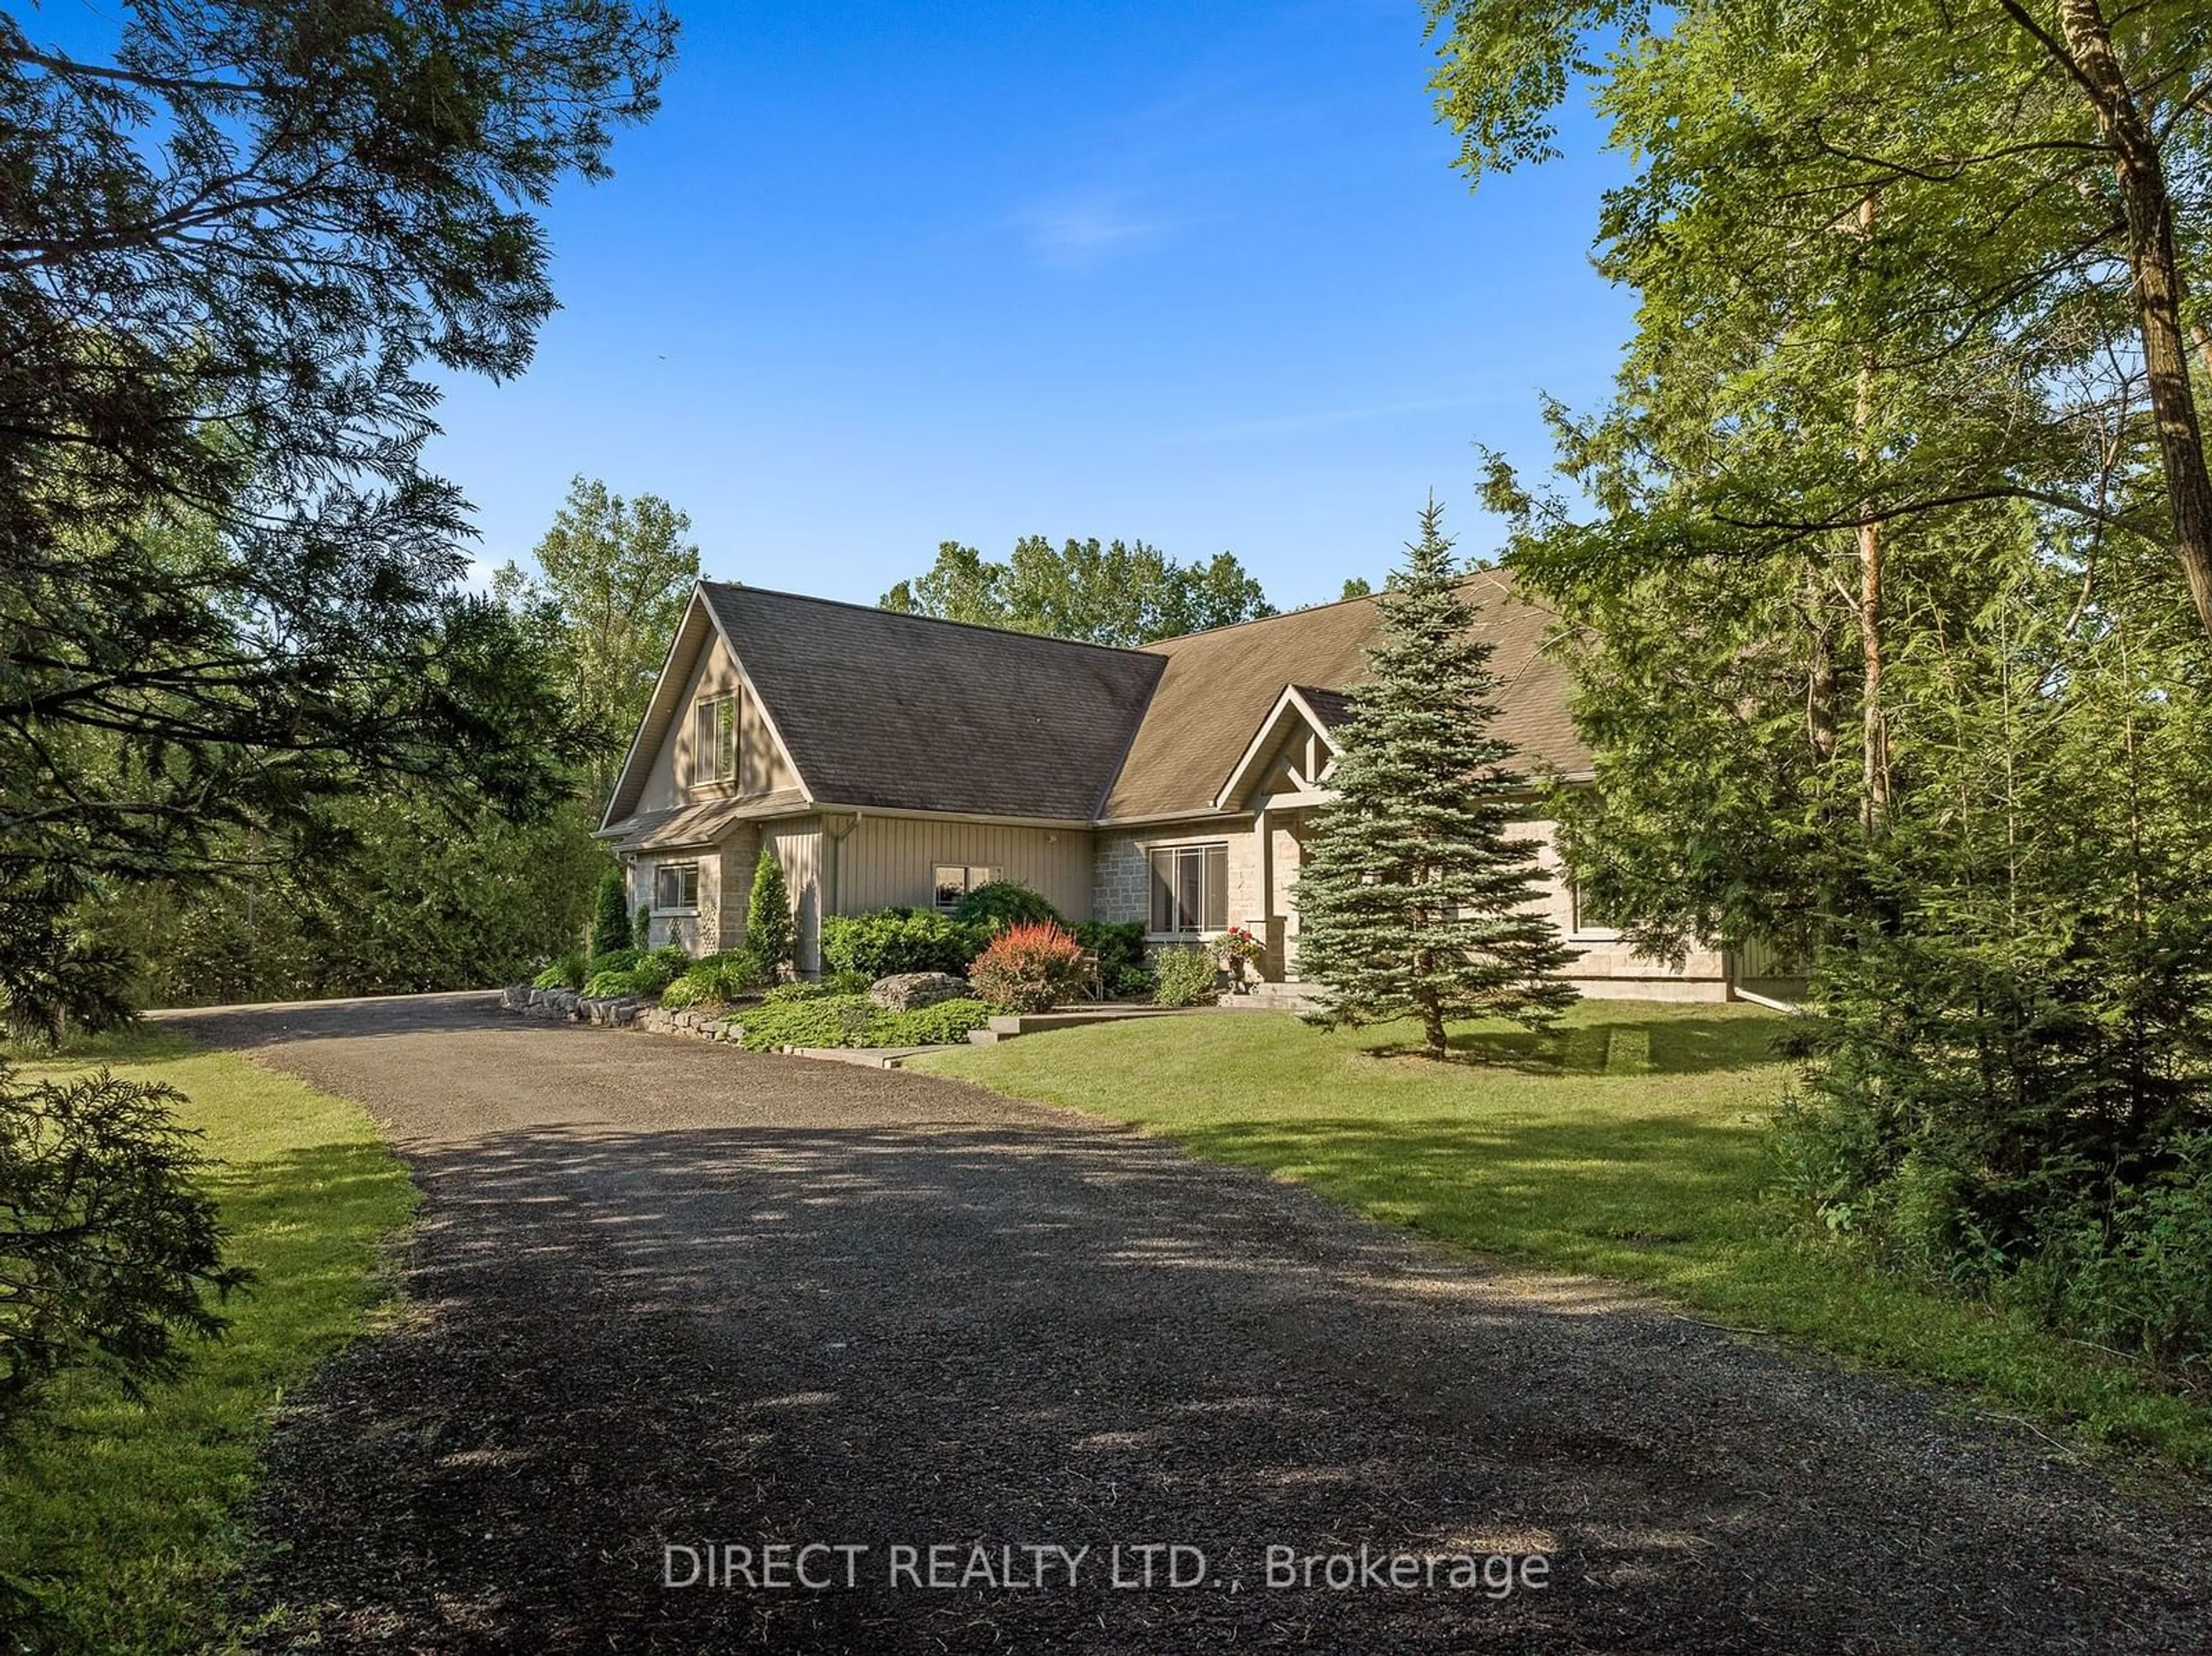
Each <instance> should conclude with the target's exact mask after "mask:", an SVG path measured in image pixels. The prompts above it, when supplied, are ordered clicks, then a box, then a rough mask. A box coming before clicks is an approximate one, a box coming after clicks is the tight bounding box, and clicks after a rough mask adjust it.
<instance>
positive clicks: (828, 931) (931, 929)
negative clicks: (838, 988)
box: [822, 908, 987, 983]
mask: <svg viewBox="0 0 2212 1656" xmlns="http://www.w3.org/2000/svg"><path fill="white" fill-rule="evenodd" d="M986 935H987V934H985V933H984V932H983V931H981V929H980V928H978V927H975V926H971V925H964V924H963V923H962V922H961V921H959V920H957V919H951V918H949V917H947V916H945V915H943V914H940V913H938V912H937V911H936V910H935V909H932V908H878V909H876V910H874V911H873V912H872V913H866V914H832V915H829V917H827V918H826V919H823V922H822V961H823V964H824V965H825V966H828V967H829V968H832V969H833V970H836V971H839V972H853V973H857V974H862V975H864V976H865V977H866V979H867V980H868V981H869V982H871V983H872V982H874V981H875V980H877V979H878V978H887V977H890V976H891V975H893V974H896V973H900V972H948V973H951V974H953V975H954V976H956V977H959V976H964V975H965V974H967V971H968V964H969V961H972V960H974V959H975V951H976V950H977V949H981V947H982V946H983V943H984V939H985V936H986Z"/></svg>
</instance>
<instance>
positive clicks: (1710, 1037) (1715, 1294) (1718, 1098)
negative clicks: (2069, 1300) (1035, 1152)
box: [914, 1000, 2212, 1472]
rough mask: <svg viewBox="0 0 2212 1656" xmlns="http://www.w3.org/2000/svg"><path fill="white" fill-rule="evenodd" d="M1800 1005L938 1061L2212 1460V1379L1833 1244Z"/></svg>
mask: <svg viewBox="0 0 2212 1656" xmlns="http://www.w3.org/2000/svg"><path fill="white" fill-rule="evenodd" d="M1786 1027H1787V1025H1786V1023H1785V1022H1784V1020H1781V1019H1778V1018H1776V1017H1774V1016H1771V1015H1768V1014H1765V1013H1761V1012H1759V1011H1757V1010H1755V1009H1753V1008H1750V1007H1746V1006H1741V1005H1735V1006H1717V1005H1710V1004H1707V1005H1698V1004H1680V1005H1659V1004H1650V1003H1636V1002H1627V1001H1600V1000H1589V1001H1583V1002H1581V1003H1579V1004H1577V1005H1575V1006H1573V1007H1571V1008H1570V1009H1569V1010H1568V1011H1567V1012H1566V1013H1565V1015H1564V1016H1563V1017H1562V1018H1561V1020H1560V1022H1559V1027H1558V1028H1556V1029H1555V1030H1554V1031H1553V1032H1552V1033H1550V1034H1534V1033H1530V1032H1528V1031H1524V1030H1522V1029H1519V1028H1516V1027H1515V1026H1512V1025H1510V1024H1506V1023H1503V1022H1492V1023H1480V1024H1455V1025H1454V1026H1452V1029H1451V1041H1452V1046H1453V1047H1454V1049H1455V1050H1457V1051H1462V1052H1467V1053H1468V1055H1470V1056H1475V1055H1480V1057H1481V1058H1482V1059H1484V1060H1485V1061H1483V1062H1481V1063H1480V1064H1449V1065H1444V1064H1431V1063H1427V1062H1425V1061H1423V1060H1421V1059H1413V1058H1410V1057H1405V1056H1399V1055H1397V1054H1399V1053H1401V1052H1403V1049H1404V1047H1405V1046H1406V1044H1407V1042H1409V1041H1410V1040H1413V1039H1414V1038H1415V1034H1416V1031H1415V1030H1414V1028H1413V1026H1411V1025H1407V1024H1401V1025H1394V1026H1385V1027H1383V1028H1376V1029H1373V1030H1370V1031H1366V1032H1364V1033H1362V1034H1358V1035H1354V1036H1352V1037H1349V1038H1347V1037H1346V1036H1345V1035H1343V1034H1337V1035H1324V1034H1322V1033H1320V1032H1319V1031H1316V1030H1313V1029H1310V1028H1304V1027H1302V1026H1300V1025H1299V1024H1297V1022H1294V1021H1292V1020H1290V1019H1287V1018H1282V1017H1275V1016H1221V1017H1194V1018H1155V1019H1151V1020H1132V1021H1129V1022H1119V1023H1099V1024H1091V1025H1088V1026H1085V1027H1084V1028H1075V1029H1066V1030H1060V1031H1055V1032H1054V1034H1049V1035H1038V1036H1024V1037H1023V1038H1022V1039H1021V1040H1013V1041H1006V1042H1004V1043H1002V1044H1000V1045H998V1046H978V1047H970V1048H968V1049H966V1050H963V1051H959V1052H945V1053H935V1054H932V1055H931V1056H929V1057H927V1058H925V1059H918V1060H916V1061H915V1065H914V1067H915V1068H916V1069H918V1070H920V1071H922V1072H924V1073H927V1074H933V1075H944V1076H950V1077H957V1078H960V1079H963V1080H969V1081H975V1082H980V1083H983V1084H984V1085H987V1086H990V1087H994V1088H997V1089H999V1090H1000V1091H1001V1092H1005V1093H1009V1094H1012V1095H1014V1096H1016V1097H1019V1098H1026V1099H1034V1100H1036V1101H1040V1102H1042V1103H1046V1104H1054V1105H1060V1106H1063V1107H1069V1108H1073V1109H1079V1110H1085V1111H1088V1112H1091V1113H1094V1114H1097V1115H1101V1116H1103V1117H1106V1118H1108V1119H1112V1120H1115V1121H1122V1122H1127V1123H1131V1124H1133V1125H1137V1126H1140V1127H1142V1128H1144V1129H1145V1130H1146V1131H1150V1132H1154V1133H1158V1134H1161V1135H1164V1136H1165V1137H1170V1138H1172V1139H1173V1140H1174V1141H1175V1142H1176V1143H1179V1144H1181V1145H1182V1147H1183V1148H1185V1149H1188V1150H1189V1151H1191V1152H1193V1153H1194V1154H1195V1155H1198V1156H1205V1157H1206V1158H1208V1159H1210V1160H1212V1161H1217V1162H1228V1163H1231V1164H1233V1165H1235V1166H1238V1167H1244V1168H1255V1169H1258V1170H1260V1171H1261V1172H1263V1173H1267V1174H1273V1175H1274V1176H1276V1177H1279V1178H1285V1179H1294V1180H1298V1181H1300V1182H1301V1183H1304V1184H1306V1185H1309V1186H1312V1187H1313V1188H1314V1189H1315V1190H1316V1191H1317V1192H1320V1193H1322V1194H1323V1195H1325V1196H1328V1197H1329V1198H1333V1199H1334V1200H1336V1201H1339V1202H1341V1203H1344V1204H1346V1205H1347V1206H1350V1207H1352V1208H1353V1209H1355V1210H1358V1211H1360V1212H1364V1213H1366V1214H1368V1215H1370V1216H1373V1217H1374V1218H1376V1219H1377V1220H1380V1221H1382V1222H1384V1223H1387V1224H1389V1225H1391V1226H1395V1227H1409V1228H1413V1229H1414V1230H1416V1231H1419V1232H1420V1233H1422V1234H1425V1235H1428V1236H1431V1237H1435V1238H1437V1239H1438V1240H1442V1241H1445V1242H1449V1243H1453V1244H1455V1245H1457V1246H1460V1247H1466V1248H1468V1249H1470V1250H1473V1251H1474V1253H1476V1254H1478V1255H1480V1256H1486V1257H1489V1258H1496V1257H1499V1256H1504V1257H1507V1258H1510V1259H1521V1260H1526V1261H1528V1262H1529V1263H1531V1264H1534V1265H1539V1266H1541V1267H1544V1268H1547V1269H1551V1270H1557V1271H1569V1272H1572V1273H1576V1274H1578V1275H1587V1276H1592V1277H1607V1278H1611V1279H1613V1280H1614V1281H1618V1282H1626V1283H1638V1284H1642V1285H1644V1286H1646V1287H1649V1288H1650V1289H1656V1290H1657V1291H1659V1292H1660V1293H1662V1294H1664V1295H1668V1296H1669V1297H1670V1298H1673V1299H1674V1300H1676V1301H1679V1302H1680V1303H1682V1304H1684V1305H1686V1306H1687V1307H1690V1308H1691V1309H1692V1311H1693V1312H1694V1313H1695V1314H1697V1315H1699V1316H1702V1317H1705V1318H1707V1319H1711V1320H1712V1321H1716V1322H1720V1323H1724V1324H1727V1325H1730V1326H1735V1327H1747V1328H1757V1329H1762V1330H1768V1331H1772V1332H1773V1333H1775V1334H1778V1335H1784V1336H1788V1337H1791V1338H1796V1339H1800V1340H1802V1341H1805V1342H1808V1343H1809V1344H1813V1345H1814V1346H1816V1347H1818V1348H1820V1349H1821V1350H1827V1351H1830V1352H1833V1353H1835V1354H1836V1355H1838V1356H1841V1357H1843V1358H1844V1359H1845V1360H1847V1361H1848V1362H1852V1363H1854V1364H1857V1365H1863V1366H1866V1365H1870V1366H1875V1367H1879V1368H1887V1369H1889V1370H1891V1371H1893V1372H1901V1373H1904V1374H1910V1375H1913V1376H1916V1377H1919V1378H1923V1379H1928V1380H1941V1381H1943V1382H1946V1383H1948V1384H1950V1385H1953V1386H1963V1387H1966V1388H1968V1389H1970V1390H1971V1391H1972V1392H1975V1393H1977V1394H1978V1395H1979V1396H1980V1397H1982V1398H1985V1399H1987V1400H1989V1401H1990V1403H1991V1404H1994V1405H1995V1406H1996V1408H1998V1409H2000V1410H2004V1411H2006V1412H2008V1413H2012V1414H2017V1415H2022V1416H2028V1417H2030V1418H2033V1419H2034V1420H2036V1421H2038V1422H2045V1423H2047V1424H2048V1426H2049V1429H2050V1430H2051V1431H2052V1432H2053V1433H2054V1434H2066V1435H2079V1436H2081V1437H2087V1438H2090V1439H2093V1440H2097V1441H2102V1442H2106V1443H2110V1444H2115V1445H2119V1446H2124V1447H2129V1448H2131V1449H2135V1450H2138V1451H2146V1450H2147V1451H2149V1452H2152V1453H2157V1454H2159V1455H2160V1456H2163V1457H2165V1458H2166V1459H2168V1460H2169V1461H2170V1462H2171V1463H2172V1464H2173V1465H2179V1466H2183V1467H2187V1468H2190V1469H2192V1470H2194V1471H2198V1472H2207V1471H2212V1398H2207V1397H2206V1396H2205V1394H2204V1393H2203V1391H2202V1390H2201V1389H2197V1390H2191V1389H2190V1388H2189V1387H2187V1386H2185V1385H2184V1384H2182V1383H2180V1382H2179V1381H2178V1380H2174V1379H2172V1378H2169V1377H2168V1376H2166V1375H2162V1374H2159V1373H2157V1372H2155V1371H2153V1370H2150V1369H2148V1368H2145V1367H2144V1366H2143V1365H2142V1364H2140V1363H2131V1362H2119V1361H2116V1360H2114V1359H2113V1358H2112V1357H2111V1356H2107V1355H2106V1354H2105V1353H2102V1352H2100V1351H2097V1350H2093V1348H2091V1347H2089V1346H2086V1345H2083V1344H2080V1343H2079V1342H2077V1341H2075V1340H2069V1339H2066V1338H2061V1337H2059V1336H2057V1335H2056V1334H2053V1333H2051V1332H2050V1331H2048V1330H2046V1329H2045V1328H2043V1327H2041V1326H2039V1324H2038V1323H2037V1321H2036V1320H2035V1319H2033V1317H2032V1316H2030V1315H2028V1314H2027V1313H2024V1312H2022V1311H2019V1310H2014V1309H2011V1308H2009V1307H2003V1306H1996V1307H1991V1306H1987V1305H1982V1304H1972V1303H1968V1302H1966V1301H1961V1300H1960V1298H1959V1297H1958V1296H1957V1295H1955V1294H1954V1293H1952V1292H1950V1291H1949V1290H1948V1289H1944V1288H1941V1287H1936V1286H1932V1285H1929V1284H1928V1283H1923V1282H1921V1281H1918V1280H1916V1279H1913V1278H1911V1277H1904V1276H1901V1275H1899V1274H1897V1273H1895V1272H1891V1271H1877V1270H1874V1269H1870V1268H1869V1262H1868V1261H1867V1260H1866V1259H1865V1258H1864V1257H1863V1255H1862V1254H1860V1253H1857V1252H1856V1251H1854V1250H1851V1249H1847V1248H1839V1247H1826V1246H1808V1245H1807V1243H1806V1240H1805V1238H1804V1237H1803V1236H1802V1234H1800V1233H1799V1232H1797V1231H1796V1229H1795V1228H1793V1227H1791V1226H1790V1225H1788V1224H1786V1223H1778V1222H1777V1219H1778V1215H1777V1213H1776V1211H1775V1205H1774V1203H1773V1201H1772V1199H1771V1197H1770V1196H1769V1194H1768V1192H1767V1190H1766V1182H1767V1171H1768V1159H1767V1134H1766V1131H1765V1119H1766V1115H1767V1113H1768V1109H1769V1107H1770V1104H1771V1100H1772V1098H1773V1097H1774V1095H1775V1094H1776V1092H1777V1091H1778V1089H1780V1088H1781V1087H1782V1086H1783V1085H1784V1083H1785V1082H1786V1081H1787V1079H1788V1077H1789V1074H1790V1071H1789V1070H1788V1069H1787V1068H1786V1067H1785V1065H1784V1064H1782V1063H1781V1062H1779V1061H1778V1058H1777V1054H1776V1052H1775V1050H1774V1042H1775V1037H1776V1035H1777V1034H1778V1032H1779V1031H1781V1030H1782V1029H1783V1028H1786Z"/></svg>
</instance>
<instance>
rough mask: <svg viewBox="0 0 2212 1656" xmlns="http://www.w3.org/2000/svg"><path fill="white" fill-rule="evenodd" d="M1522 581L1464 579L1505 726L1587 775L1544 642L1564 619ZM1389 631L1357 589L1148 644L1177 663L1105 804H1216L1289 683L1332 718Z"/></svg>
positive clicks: (1541, 754)
mask: <svg viewBox="0 0 2212 1656" xmlns="http://www.w3.org/2000/svg"><path fill="white" fill-rule="evenodd" d="M1512 587H1513V579H1512V577H1511V576H1510V574H1508V573H1505V572H1504V571H1503V570H1496V569H1486V570H1481V571H1479V572H1477V573H1475V574H1474V575H1472V576H1470V577H1469V578H1468V581H1467V583H1466V585H1465V587H1464V589H1463V590H1464V591H1466V593H1467V596H1468V597H1469V598H1470V599H1471V600H1473V601H1474V603H1475V604H1477V605H1478V606H1479V610H1478V613H1477V616H1476V621H1475V630H1476V633H1477V635H1478V636H1480V637H1483V638H1486V639H1488V640H1491V642H1492V643H1493V644H1494V645H1496V646H1497V651H1496V653H1495V654H1493V655H1492V658H1491V662H1490V667H1491V670H1492V672H1493V673H1495V674H1496V675H1497V676H1498V681H1499V690H1498V710H1499V711H1498V726H1497V728H1498V734H1499V735H1500V736H1502V737H1504V738H1505V739H1506V740H1508V741H1509V742H1511V743H1513V744H1514V746H1515V747H1516V748H1517V749H1519V750H1520V752H1521V755H1522V763H1524V764H1526V765H1528V766H1531V767H1550V768H1553V769H1557V770H1558V771H1559V772H1560V773H1563V774H1565V775H1570V776H1572V775H1576V774H1580V773H1587V772H1588V771H1589V765H1590V759H1589V749H1587V748H1585V747H1584V746H1583V743H1582V741H1581V739H1580V738H1579V737H1577V735H1576V734H1575V729H1574V725H1573V721H1572V720H1571V719H1569V718H1568V716H1567V679H1566V671H1565V669H1564V668H1562V667H1561V666H1560V665H1559V664H1558V663H1557V662H1554V661H1551V660H1548V659H1547V658H1545V657H1544V655H1543V654H1542V653H1541V644H1542V642H1543V637H1544V631H1545V628H1547V627H1548V626H1550V624H1551V623H1552V622H1553V619H1554V617H1553V614H1552V612H1551V611H1550V610H1547V609H1545V608H1543V607H1542V606H1541V605H1540V604H1534V603H1532V602H1530V601H1528V600H1526V599H1523V598H1521V597H1518V596H1516V594H1515V593H1514V591H1513V590H1512ZM1380 630H1381V613H1380V611H1379V610H1378V609H1377V608H1376V601H1375V600H1374V599H1373V598H1371V597H1370V598H1347V599H1346V600H1345V601H1344V602H1342V603H1340V604H1320V605H1317V606H1316V607H1315V608H1313V609H1311V610H1292V611H1291V613H1290V614H1288V615H1285V616H1270V617H1269V618H1268V619H1267V620H1265V621H1248V622H1244V623H1243V624H1242V625H1241V626H1237V627H1223V628H1217V629H1216V630H1214V631H1212V632H1210V633H1193V634H1190V635H1189V636H1188V637H1187V638H1176V639H1166V640H1162V641H1161V642H1160V643H1158V644H1151V645H1147V646H1145V652H1146V653H1147V654H1152V655H1158V656H1163V657H1164V658H1166V660H1167V671H1166V673H1165V674H1164V676H1162V677H1161V680H1160V684H1159V688H1158V689H1157V690H1155V691H1154V692H1153V693H1152V705H1151V706H1150V707H1147V708H1146V712H1145V719H1144V723H1143V725H1141V726H1140V727H1139V729H1138V731H1137V739H1136V740H1135V741H1134V742H1133V743H1130V746H1129V756H1128V758H1127V760H1126V761H1124V762H1123V764H1122V766H1121V774H1120V776H1119V777H1118V778H1117V779H1115V784H1114V786H1113V789H1112V791H1111V792H1109V795H1108V796H1107V801H1106V809H1105V810H1104V812H1103V815H1104V816H1107V817H1109V818H1113V817H1139V818H1141V817H1157V816H1170V815H1174V814H1176V813H1178V812H1202V811H1206V810H1210V809H1211V808H1212V801H1213V798H1214V795H1215V794H1216V793H1217V792H1219V790H1220V788H1221V786H1222V785H1223V784H1224V783H1225V782H1226V781H1227V780H1228V779H1229V773H1230V772H1231V769H1232V768H1233V767H1235V765H1236V763H1237V759H1238V757H1239V755H1242V753H1243V750H1244V748H1245V745H1246V744H1247V743H1249V742H1250V741H1251V739H1252V733H1253V732H1254V731H1256V730H1257V729H1259V727H1260V721H1261V719H1265V718H1266V717H1267V713H1268V712H1269V710H1270V709H1271V708H1273V706H1274V704H1275V700H1276V698H1277V697H1279V695H1282V693H1283V687H1284V686H1285V684H1296V685H1297V686H1299V687H1300V688H1301V689H1302V690H1305V691H1306V692H1307V700H1308V701H1310V702H1314V703H1315V707H1314V710H1315V712H1316V713H1322V716H1323V717H1325V718H1326V717H1329V715H1328V713H1325V712H1323V709H1322V707H1321V706H1320V705H1319V703H1318V701H1316V696H1315V695H1314V694H1313V693H1314V692H1321V693H1323V694H1326V693H1327V692H1329V691H1336V692H1339V693H1341V692H1343V691H1345V690H1347V689H1351V688H1354V687H1356V686H1357V685H1358V684H1359V683H1360V682H1362V681H1363V680H1364V678H1365V677H1366V676H1367V655H1366V652H1367V650H1368V647H1369V646H1371V645H1373V644H1374V643H1376V641H1377V639H1378V635H1379V633H1380ZM1308 687H1310V688H1308ZM1337 705H1338V707H1339V710H1340V709H1341V695H1339V696H1338V698H1337Z"/></svg>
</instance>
